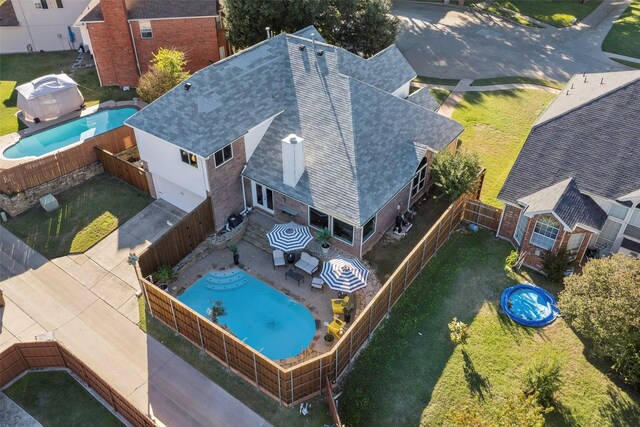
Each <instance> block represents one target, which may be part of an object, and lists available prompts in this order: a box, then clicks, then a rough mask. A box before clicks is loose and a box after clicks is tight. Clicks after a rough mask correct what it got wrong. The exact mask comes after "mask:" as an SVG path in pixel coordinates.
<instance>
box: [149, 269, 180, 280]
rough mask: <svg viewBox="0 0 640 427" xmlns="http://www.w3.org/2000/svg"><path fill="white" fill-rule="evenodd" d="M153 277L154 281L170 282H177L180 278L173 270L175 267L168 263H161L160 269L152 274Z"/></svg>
mask: <svg viewBox="0 0 640 427" xmlns="http://www.w3.org/2000/svg"><path fill="white" fill-rule="evenodd" d="M151 278H152V279H153V282H154V283H158V282H169V283H170V282H175V281H176V280H177V279H178V275H177V274H176V272H175V271H173V268H171V267H169V266H168V265H161V266H160V268H158V271H156V272H155V273H153V274H152V275H151Z"/></svg>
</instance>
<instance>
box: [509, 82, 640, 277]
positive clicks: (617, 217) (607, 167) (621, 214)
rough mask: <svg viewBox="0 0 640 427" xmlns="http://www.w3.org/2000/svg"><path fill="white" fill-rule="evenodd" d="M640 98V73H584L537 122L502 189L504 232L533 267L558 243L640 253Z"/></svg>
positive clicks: (581, 250) (573, 249)
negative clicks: (639, 165) (639, 140)
mask: <svg viewBox="0 0 640 427" xmlns="http://www.w3.org/2000/svg"><path fill="white" fill-rule="evenodd" d="M639 99H640V71H623V72H616V73H599V74H580V75H576V76H574V77H573V78H572V79H571V80H570V81H569V83H567V85H566V86H565V87H564V89H563V90H562V91H561V92H560V94H559V95H558V97H557V98H556V100H555V101H554V102H553V103H552V104H551V105H549V107H548V108H547V109H546V110H545V111H544V112H543V113H542V114H541V115H540V117H539V118H538V120H537V121H536V122H535V123H534V125H533V128H532V129H531V132H530V134H529V136H528V138H527V140H526V142H525V144H524V146H523V148H522V151H521V152H520V154H519V156H518V159H517V160H516V162H515V164H514V166H513V168H512V169H511V171H510V172H509V176H508V177H507V180H506V181H505V183H504V185H503V187H502V189H501V190H500V193H499V195H498V199H499V200H500V201H502V202H504V204H505V209H504V212H503V214H502V218H501V221H500V226H499V228H498V233H497V235H498V237H501V238H503V239H507V240H509V241H510V242H511V243H512V244H513V245H514V246H515V247H517V248H519V249H520V252H521V254H522V253H526V256H525V259H524V263H525V264H526V265H528V266H530V267H532V268H534V269H537V270H541V269H542V257H543V255H544V254H545V253H547V252H548V251H552V252H557V251H558V250H559V249H565V250H567V251H568V252H570V253H573V256H574V257H575V259H576V260H577V261H578V262H580V261H581V260H582V259H583V257H584V256H585V254H586V252H587V250H588V249H592V250H593V253H594V254H595V255H596V256H604V255H607V254H610V253H615V252H621V253H625V254H627V255H630V256H634V257H640V168H638V159H640V144H638V139H639V138H640V127H639V126H638V123H639V122H638V118H639V117H640V103H639V102H638V100H639Z"/></svg>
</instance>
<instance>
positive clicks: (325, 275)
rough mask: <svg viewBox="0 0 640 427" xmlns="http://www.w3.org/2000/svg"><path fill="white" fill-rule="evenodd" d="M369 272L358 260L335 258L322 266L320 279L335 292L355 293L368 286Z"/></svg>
mask: <svg viewBox="0 0 640 427" xmlns="http://www.w3.org/2000/svg"><path fill="white" fill-rule="evenodd" d="M368 276H369V270H367V269H366V268H365V266H364V265H362V263H361V262H360V261H358V260H357V259H353V258H335V259H332V260H331V261H327V262H325V263H324V264H323V266H322V273H320V277H321V278H322V279H323V280H324V281H325V283H326V284H327V285H328V286H329V287H330V288H331V289H333V290H335V291H342V292H349V293H350V292H355V291H357V290H358V289H361V288H364V287H365V286H367V277H368Z"/></svg>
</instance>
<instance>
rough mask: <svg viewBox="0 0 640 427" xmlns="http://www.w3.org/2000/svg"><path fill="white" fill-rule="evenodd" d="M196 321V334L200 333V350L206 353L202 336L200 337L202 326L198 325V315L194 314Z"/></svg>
mask: <svg viewBox="0 0 640 427" xmlns="http://www.w3.org/2000/svg"><path fill="white" fill-rule="evenodd" d="M196 323H197V324H198V334H200V345H202V351H203V352H205V353H206V349H205V348H204V338H203V337H202V328H201V327H200V318H199V317H198V316H196Z"/></svg>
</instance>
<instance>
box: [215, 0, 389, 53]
mask: <svg viewBox="0 0 640 427" xmlns="http://www.w3.org/2000/svg"><path fill="white" fill-rule="evenodd" d="M223 7H224V13H225V24H226V30H227V38H228V39H229V42H230V43H231V44H232V45H233V46H235V47H236V48H239V49H244V48H247V47H249V46H252V45H254V44H256V43H258V42H260V41H262V40H264V39H265V38H266V37H267V33H266V30H265V28H266V27H269V28H270V29H271V31H273V32H274V33H275V34H278V33H280V32H283V31H284V32H288V33H293V32H296V31H298V30H299V29H301V28H304V27H306V26H309V25H315V26H316V28H318V30H319V32H320V33H321V34H322V36H323V37H324V38H325V39H326V40H327V41H328V42H329V43H332V44H336V45H338V46H341V47H343V48H345V49H348V50H350V51H352V52H354V53H359V54H362V55H363V56H366V57H368V56H371V55H374V54H376V53H378V52H379V51H381V50H382V49H384V48H386V47H387V46H389V45H390V44H392V43H393V41H394V40H395V37H396V35H397V34H398V31H399V30H400V21H399V20H398V18H396V17H394V16H392V15H391V14H390V2H389V0H326V1H325V0H226V1H225V2H224V6H223Z"/></svg>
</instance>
